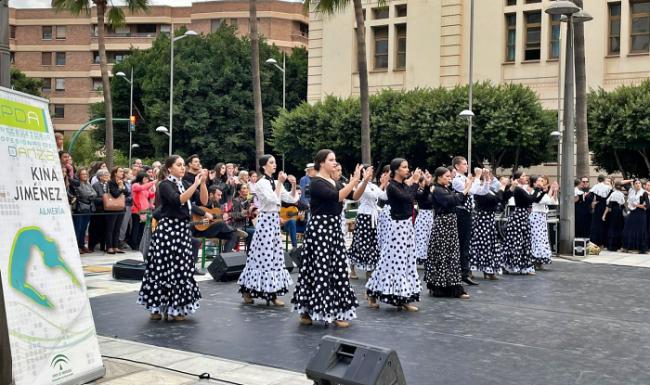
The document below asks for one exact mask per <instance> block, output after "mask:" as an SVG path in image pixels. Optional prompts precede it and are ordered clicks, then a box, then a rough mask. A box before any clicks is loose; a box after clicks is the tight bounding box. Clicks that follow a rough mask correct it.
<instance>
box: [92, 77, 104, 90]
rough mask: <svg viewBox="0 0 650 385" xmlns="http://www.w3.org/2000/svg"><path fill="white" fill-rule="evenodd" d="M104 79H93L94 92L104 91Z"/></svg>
mask: <svg viewBox="0 0 650 385" xmlns="http://www.w3.org/2000/svg"><path fill="white" fill-rule="evenodd" d="M102 87H103V85H102V78H93V90H94V91H101V90H102Z"/></svg>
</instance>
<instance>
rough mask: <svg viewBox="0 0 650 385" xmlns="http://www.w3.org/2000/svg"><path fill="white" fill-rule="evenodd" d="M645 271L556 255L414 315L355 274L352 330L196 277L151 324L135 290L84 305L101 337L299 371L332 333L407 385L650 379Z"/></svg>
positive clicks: (426, 304) (424, 302)
mask: <svg viewBox="0 0 650 385" xmlns="http://www.w3.org/2000/svg"><path fill="white" fill-rule="evenodd" d="M649 273H650V270H648V269H645V268H636V267H623V266H613V265H590V264H586V263H570V262H563V261H559V262H556V263H554V264H553V265H552V266H551V267H550V269H549V270H548V271H543V272H539V273H538V274H537V276H536V277H523V276H504V278H503V279H502V280H500V281H497V282H488V281H484V280H480V283H481V285H480V286H479V287H478V288H471V289H470V290H471V295H472V299H471V300H469V301H462V300H455V299H437V298H431V297H428V296H427V295H424V296H423V298H422V299H421V301H420V303H419V306H420V312H418V313H408V312H404V311H399V312H398V311H396V310H394V308H392V307H391V306H388V305H382V307H381V309H380V310H378V311H377V310H370V309H368V307H367V306H366V305H365V302H364V301H363V299H362V295H363V290H362V288H361V285H362V284H364V283H365V280H359V281H353V285H354V287H355V290H356V293H357V296H358V297H359V300H360V303H361V307H360V308H359V311H358V319H357V320H355V321H354V322H353V323H352V326H351V327H350V328H349V329H337V328H335V327H324V326H301V325H299V324H298V319H297V318H298V317H297V315H296V314H295V313H291V311H290V309H289V307H285V308H271V307H267V306H266V305H263V304H260V305H258V304H256V305H254V306H246V305H243V304H242V303H241V298H240V296H239V294H238V293H237V287H236V285H235V284H234V283H217V282H213V281H210V282H203V283H201V284H200V287H201V291H202V294H203V300H202V301H201V308H200V309H199V311H198V312H197V314H196V315H195V316H194V317H192V318H191V319H189V320H188V321H185V322H181V323H164V322H152V321H149V320H148V317H147V315H146V314H145V312H144V311H143V309H142V307H141V306H139V305H137V304H136V303H135V302H136V299H137V298H136V297H137V294H136V293H128V294H115V295H107V296H102V297H98V298H94V299H92V300H91V304H92V308H93V314H94V317H95V323H96V325H97V330H98V333H99V334H100V335H105V336H112V337H118V338H123V339H127V340H133V341H138V342H143V343H147V344H152V345H157V346H165V347H170V348H174V349H180V350H187V351H191V352H197V353H203V354H209V355H214V356H218V357H222V358H228V359H233V360H238V361H246V362H251V363H257V364H262V365H267V366H274V367H279V368H285V369H291V370H295V371H304V369H305V366H306V364H307V361H308V360H309V358H310V357H311V356H312V354H313V352H314V351H315V349H316V346H318V343H319V341H320V339H321V337H322V336H324V335H326V334H331V335H334V336H338V337H342V338H347V339H352V340H357V341H360V342H364V343H368V344H373V345H379V346H384V347H389V348H393V349H395V350H396V351H397V352H398V355H399V358H400V361H401V363H402V366H403V368H404V372H405V375H406V379H407V382H408V384H409V385H432V384H468V385H474V384H495V385H508V384H517V385H520V384H527V385H533V384H539V385H555V384H557V385H568V384H572V385H573V384H575V385H581V384H589V385H595V384H622V385H623V384H624V385H633V384H639V385H641V384H643V385H648V384H650V298H649V297H648V295H647V290H648V289H647V288H648V287H650V275H649ZM294 281H295V274H294ZM284 299H285V301H286V302H289V300H290V295H287V296H285V297H284ZM206 369H207V368H206Z"/></svg>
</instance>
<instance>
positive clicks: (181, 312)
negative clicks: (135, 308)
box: [138, 296, 201, 317]
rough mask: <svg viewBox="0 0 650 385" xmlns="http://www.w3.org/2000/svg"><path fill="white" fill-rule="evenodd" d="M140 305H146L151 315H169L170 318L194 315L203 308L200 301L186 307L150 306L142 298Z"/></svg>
mask: <svg viewBox="0 0 650 385" xmlns="http://www.w3.org/2000/svg"><path fill="white" fill-rule="evenodd" d="M138 304H139V305H144V308H145V309H146V310H147V311H148V312H150V313H151V314H167V316H169V317H177V316H187V315H190V314H194V313H196V311H197V310H198V309H199V307H201V305H200V304H199V301H198V300H196V301H194V302H193V303H190V304H187V305H185V306H164V305H163V306H150V305H147V304H146V303H145V302H144V300H143V298H142V296H140V297H139V298H138Z"/></svg>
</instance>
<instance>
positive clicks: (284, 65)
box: [266, 51, 287, 170]
mask: <svg viewBox="0 0 650 385" xmlns="http://www.w3.org/2000/svg"><path fill="white" fill-rule="evenodd" d="M266 64H272V65H274V66H275V68H277V69H279V70H280V71H281V72H282V109H283V110H286V109H287V55H286V54H285V53H284V51H283V52H282V67H280V66H279V65H278V61H277V60H275V59H273V58H270V59H266ZM282 169H283V170H284V169H285V168H284V154H282Z"/></svg>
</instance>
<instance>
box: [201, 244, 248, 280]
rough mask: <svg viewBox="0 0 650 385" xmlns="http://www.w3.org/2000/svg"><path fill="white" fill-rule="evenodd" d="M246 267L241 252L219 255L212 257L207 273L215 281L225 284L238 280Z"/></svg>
mask: <svg viewBox="0 0 650 385" xmlns="http://www.w3.org/2000/svg"><path fill="white" fill-rule="evenodd" d="M244 266H246V253H245V252H243V251H238V252H232V253H221V254H219V255H215V256H214V260H213V261H212V263H211V264H210V265H209V266H208V272H209V273H210V275H211V276H212V278H214V280H215V281H221V282H227V281H231V280H235V279H237V278H239V274H241V272H242V271H243V270H244Z"/></svg>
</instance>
